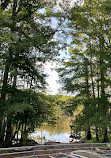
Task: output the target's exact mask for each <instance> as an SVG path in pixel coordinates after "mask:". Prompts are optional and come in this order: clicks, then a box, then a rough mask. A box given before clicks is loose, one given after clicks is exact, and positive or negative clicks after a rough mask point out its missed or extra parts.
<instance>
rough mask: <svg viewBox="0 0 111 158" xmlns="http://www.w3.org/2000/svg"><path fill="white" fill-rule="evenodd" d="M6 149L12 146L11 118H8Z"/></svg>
mask: <svg viewBox="0 0 111 158" xmlns="http://www.w3.org/2000/svg"><path fill="white" fill-rule="evenodd" d="M4 146H5V147H10V146H12V124H11V118H10V117H8V118H7V131H6V137H5V141H4Z"/></svg>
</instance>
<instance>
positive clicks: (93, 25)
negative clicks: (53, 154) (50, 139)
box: [0, 0, 111, 147]
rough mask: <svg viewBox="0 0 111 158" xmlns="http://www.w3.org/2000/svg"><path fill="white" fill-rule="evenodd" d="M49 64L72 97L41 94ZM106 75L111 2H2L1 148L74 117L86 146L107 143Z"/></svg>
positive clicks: (110, 129)
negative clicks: (44, 125)
mask: <svg viewBox="0 0 111 158" xmlns="http://www.w3.org/2000/svg"><path fill="white" fill-rule="evenodd" d="M61 52H62V53H64V54H67V53H68V58H64V57H63V58H61V57H60V55H61ZM47 62H57V63H59V68H58V67H57V68H56V71H57V72H58V74H59V78H60V83H61V86H62V87H61V91H63V92H64V91H65V92H67V94H70V95H68V96H63V95H59V94H58V95H49V94H47V89H46V87H47V82H46V78H47V73H46V72H45V69H44V65H45V64H46V63H47ZM110 73H111V0H79V1H78V0H77V1H71V0H61V1H59V0H54V1H51V0H0V147H9V146H12V145H13V141H14V140H15V139H18V135H21V139H20V140H19V142H20V144H22V143H23V142H24V141H25V140H28V134H29V133H31V132H33V131H34V129H35V128H36V127H39V126H40V125H41V124H42V123H43V122H47V123H49V124H54V123H56V121H57V120H58V119H59V118H60V117H64V116H67V117H74V114H75V113H76V115H77V116H76V118H75V117H74V119H73V124H75V122H77V123H78V124H77V125H78V126H77V127H76V128H77V130H78V131H85V133H86V140H91V139H92V131H93V133H94V135H95V138H96V141H97V142H108V141H110V137H111V136H110V135H111V79H110V77H111V74H110ZM78 109H79V112H77V111H78Z"/></svg>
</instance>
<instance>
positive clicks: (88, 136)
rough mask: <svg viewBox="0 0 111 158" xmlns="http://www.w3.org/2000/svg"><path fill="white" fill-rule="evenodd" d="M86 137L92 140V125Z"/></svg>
mask: <svg viewBox="0 0 111 158" xmlns="http://www.w3.org/2000/svg"><path fill="white" fill-rule="evenodd" d="M86 139H87V140H91V139H92V136H91V130H90V127H89V129H88V132H87V135H86Z"/></svg>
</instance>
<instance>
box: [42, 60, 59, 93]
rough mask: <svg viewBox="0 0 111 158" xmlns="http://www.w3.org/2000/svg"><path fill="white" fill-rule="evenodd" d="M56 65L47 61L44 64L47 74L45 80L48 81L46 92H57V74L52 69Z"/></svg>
mask: <svg viewBox="0 0 111 158" xmlns="http://www.w3.org/2000/svg"><path fill="white" fill-rule="evenodd" d="M56 67H57V65H56V63H55V62H53V63H52V62H47V63H46V64H45V66H44V68H45V72H46V73H47V74H48V77H47V78H46V81H47V83H48V86H47V93H48V94H52V95H55V94H57V93H58V89H59V88H60V84H59V83H58V80H59V75H58V73H57V72H56V71H55V70H54V69H55V68H56Z"/></svg>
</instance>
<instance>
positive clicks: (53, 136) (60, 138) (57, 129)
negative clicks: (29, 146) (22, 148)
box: [29, 120, 70, 143]
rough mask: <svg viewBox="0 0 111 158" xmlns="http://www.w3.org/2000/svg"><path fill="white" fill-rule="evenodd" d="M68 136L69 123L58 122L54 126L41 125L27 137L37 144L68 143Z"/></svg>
mask: <svg viewBox="0 0 111 158" xmlns="http://www.w3.org/2000/svg"><path fill="white" fill-rule="evenodd" d="M69 136H70V122H69V121H68V120H67V121H65V122H64V121H63V120H62V121H60V122H59V123H58V124H56V125H48V124H45V125H42V126H41V127H40V128H36V129H35V132H33V133H31V134H30V135H29V138H32V139H34V140H35V141H36V142H37V143H45V142H61V143H69Z"/></svg>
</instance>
